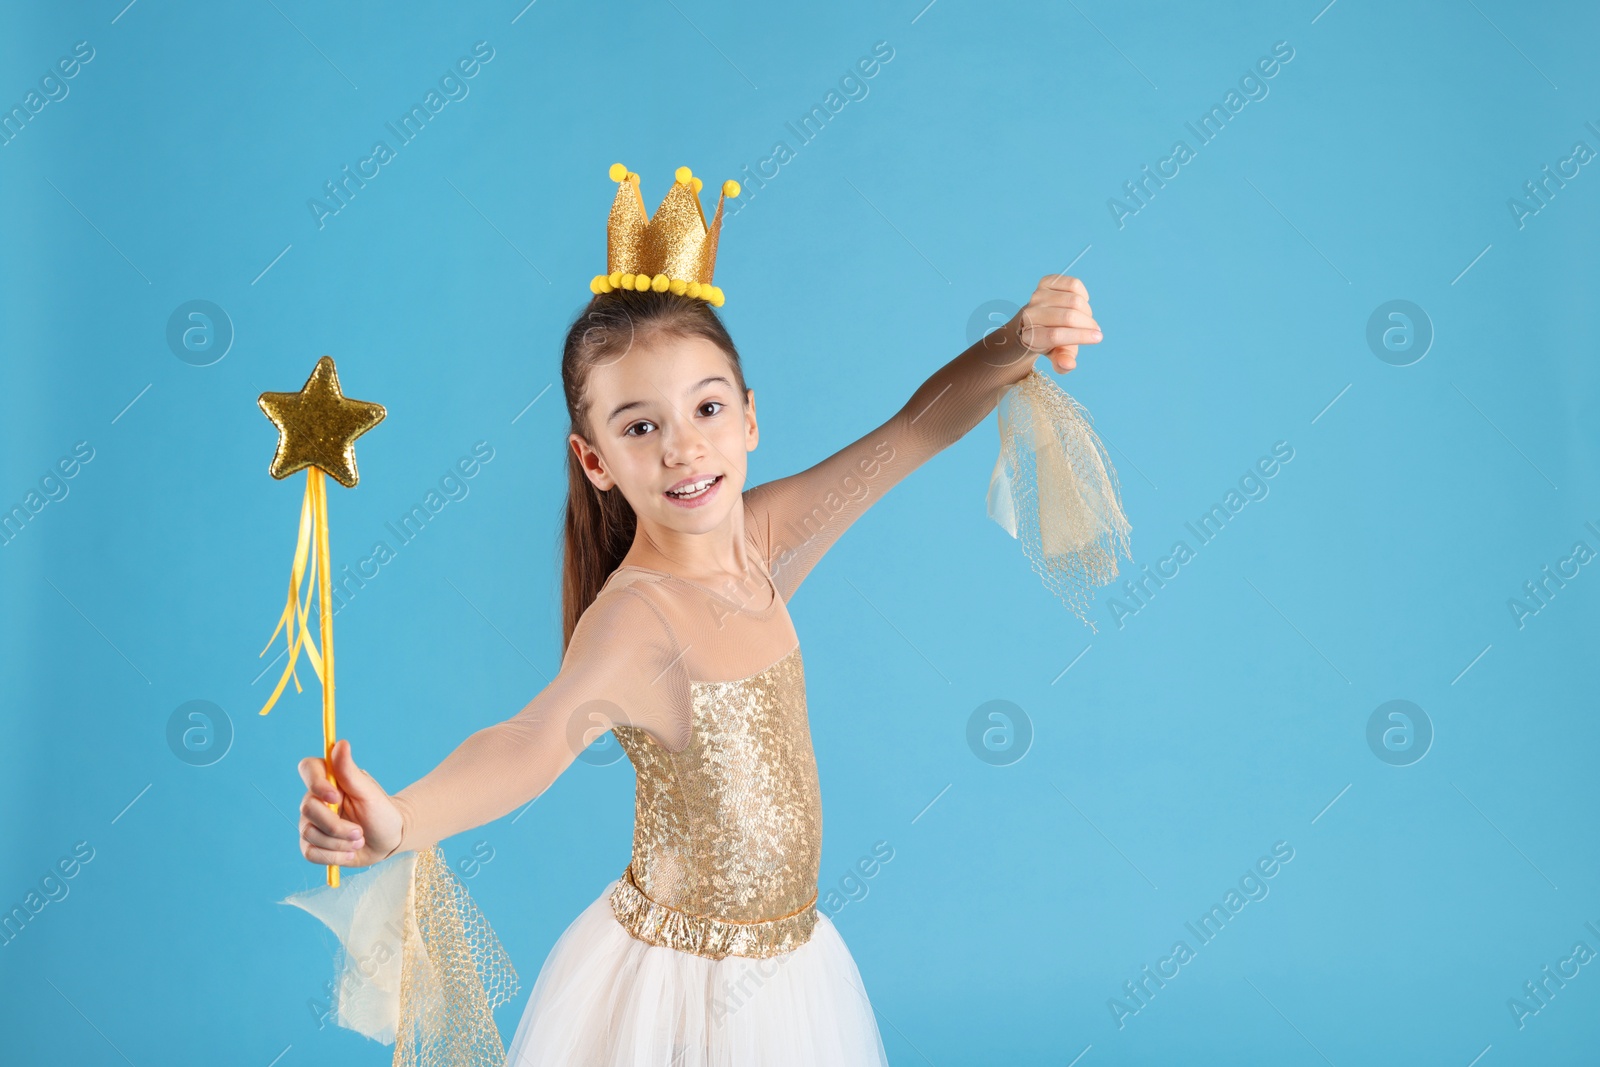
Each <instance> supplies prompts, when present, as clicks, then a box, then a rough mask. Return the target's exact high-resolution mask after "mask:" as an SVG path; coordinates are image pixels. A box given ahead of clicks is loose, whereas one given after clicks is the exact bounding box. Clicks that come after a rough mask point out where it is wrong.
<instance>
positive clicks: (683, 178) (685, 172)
mask: <svg viewBox="0 0 1600 1067" xmlns="http://www.w3.org/2000/svg"><path fill="white" fill-rule="evenodd" d="M672 176H673V177H674V178H677V179H678V184H679V185H688V184H689V179H690V178H693V177H694V173H693V172H692V171H691V170H690V169H689V168H688V167H679V168H678V169H677V170H675V171H673V173H672Z"/></svg>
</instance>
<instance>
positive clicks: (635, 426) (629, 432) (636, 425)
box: [622, 422, 655, 437]
mask: <svg viewBox="0 0 1600 1067" xmlns="http://www.w3.org/2000/svg"><path fill="white" fill-rule="evenodd" d="M654 425H655V423H652V422H636V423H634V424H633V425H632V426H629V427H628V428H627V429H626V430H623V431H622V435H623V436H624V437H643V436H644V435H643V434H637V433H634V432H633V431H634V430H636V429H638V428H639V427H640V426H654Z"/></svg>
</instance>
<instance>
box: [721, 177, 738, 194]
mask: <svg viewBox="0 0 1600 1067" xmlns="http://www.w3.org/2000/svg"><path fill="white" fill-rule="evenodd" d="M722 195H723V196H728V197H736V196H738V195H739V183H738V182H736V181H734V180H733V179H732V178H729V179H728V180H727V181H725V182H723V183H722Z"/></svg>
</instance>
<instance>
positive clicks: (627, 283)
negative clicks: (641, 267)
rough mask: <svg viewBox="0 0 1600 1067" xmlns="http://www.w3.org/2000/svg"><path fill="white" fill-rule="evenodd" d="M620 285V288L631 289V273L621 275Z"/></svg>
mask: <svg viewBox="0 0 1600 1067" xmlns="http://www.w3.org/2000/svg"><path fill="white" fill-rule="evenodd" d="M621 285H622V288H624V289H632V288H633V275H632V274H624V275H623V276H622V282H621Z"/></svg>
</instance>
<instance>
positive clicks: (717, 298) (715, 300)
mask: <svg viewBox="0 0 1600 1067" xmlns="http://www.w3.org/2000/svg"><path fill="white" fill-rule="evenodd" d="M711 305H712V306H713V307H721V306H722V286H720V285H714V286H712V287H711Z"/></svg>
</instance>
